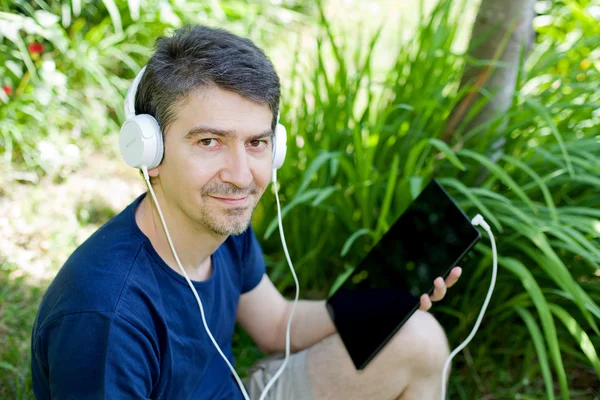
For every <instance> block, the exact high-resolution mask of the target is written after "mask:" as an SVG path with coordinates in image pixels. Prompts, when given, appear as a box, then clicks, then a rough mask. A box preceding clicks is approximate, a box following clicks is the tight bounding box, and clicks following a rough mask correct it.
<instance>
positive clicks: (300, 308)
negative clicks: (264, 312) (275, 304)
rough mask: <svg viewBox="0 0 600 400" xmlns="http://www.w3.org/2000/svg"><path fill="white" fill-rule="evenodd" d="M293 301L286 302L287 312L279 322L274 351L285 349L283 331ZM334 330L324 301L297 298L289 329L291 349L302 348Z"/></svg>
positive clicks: (294, 350)
mask: <svg viewBox="0 0 600 400" xmlns="http://www.w3.org/2000/svg"><path fill="white" fill-rule="evenodd" d="M292 304H293V302H291V301H289V302H288V307H287V312H286V313H285V316H284V318H283V319H282V321H281V323H280V329H279V330H278V331H279V332H278V335H277V338H278V339H277V344H276V345H275V346H274V348H275V351H285V331H286V328H287V322H288V318H289V316H290V312H291V310H292ZM335 332H336V329H335V325H333V322H332V321H331V318H330V317H329V313H328V312H327V309H326V308H325V301H324V300H321V301H310V300H299V301H298V305H297V306H296V310H295V311H294V317H293V320H292V330H291V345H290V347H291V351H292V352H296V351H300V350H303V349H305V348H307V347H310V346H312V345H313V344H315V343H317V342H320V341H321V340H323V339H324V338H326V337H327V336H329V335H332V334H333V333H335Z"/></svg>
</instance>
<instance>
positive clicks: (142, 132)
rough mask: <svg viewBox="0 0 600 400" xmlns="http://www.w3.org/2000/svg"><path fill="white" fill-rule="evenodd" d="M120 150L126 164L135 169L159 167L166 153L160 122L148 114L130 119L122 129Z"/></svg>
mask: <svg viewBox="0 0 600 400" xmlns="http://www.w3.org/2000/svg"><path fill="white" fill-rule="evenodd" d="M119 148H120V149H121V155H122V156H123V159H124V160H125V162H126V163H127V164H128V165H130V166H132V167H134V168H141V167H142V166H146V167H147V168H148V169H152V168H155V167H158V165H159V164H160V162H161V161H162V157H163V153H164V148H163V137H162V132H161V130H160V126H159V125H158V122H157V121H156V120H155V119H154V117H152V116H151V115H148V114H140V115H136V116H134V117H133V118H130V119H128V120H127V121H125V123H124V124H123V126H122V127H121V132H120V134H119Z"/></svg>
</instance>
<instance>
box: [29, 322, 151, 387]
mask: <svg viewBox="0 0 600 400" xmlns="http://www.w3.org/2000/svg"><path fill="white" fill-rule="evenodd" d="M35 342H36V343H35V347H34V349H33V351H34V362H36V363H37V364H38V366H37V367H38V369H42V368H43V370H46V369H47V377H48V382H47V384H48V389H49V391H50V396H51V398H53V399H134V398H135V399H148V398H150V395H151V392H152V388H153V382H156V379H157V378H158V372H159V367H158V357H157V354H156V352H155V351H154V348H155V346H153V345H152V340H151V339H150V338H149V337H148V336H147V335H145V334H143V333H142V332H141V331H140V330H139V329H137V328H136V327H134V326H133V325H132V324H130V323H129V322H128V321H126V320H125V319H123V318H122V317H120V316H119V315H117V314H115V313H100V312H85V313H74V314H68V315H65V316H62V317H60V318H58V319H56V320H54V321H52V322H50V323H48V324H47V325H46V326H45V327H42V329H41V331H40V333H39V335H38V337H37V340H36V341H35Z"/></svg>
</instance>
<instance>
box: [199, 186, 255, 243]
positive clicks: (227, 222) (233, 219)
mask: <svg viewBox="0 0 600 400" xmlns="http://www.w3.org/2000/svg"><path fill="white" fill-rule="evenodd" d="M259 191H260V190H259V188H258V187H257V186H256V184H254V183H253V184H252V185H251V186H250V187H249V188H248V189H240V188H238V187H237V186H235V185H232V184H229V183H222V182H221V183H219V182H215V183H213V184H208V185H206V186H205V187H204V188H203V190H202V198H203V200H204V201H203V203H204V207H202V209H201V211H200V215H199V221H198V222H200V223H201V224H202V225H203V226H205V227H206V228H207V229H208V230H210V231H211V232H213V233H216V234H217V235H222V236H236V235H241V234H242V233H244V232H245V231H246V230H247V229H248V226H250V222H251V221H252V214H253V213H254V209H255V208H256V203H255V204H252V205H248V206H247V207H235V208H228V207H211V206H210V205H209V204H207V202H210V201H211V200H209V198H210V196H215V197H228V196H232V195H233V196H240V195H244V196H247V197H249V199H252V198H253V197H254V195H256V194H258V193H259Z"/></svg>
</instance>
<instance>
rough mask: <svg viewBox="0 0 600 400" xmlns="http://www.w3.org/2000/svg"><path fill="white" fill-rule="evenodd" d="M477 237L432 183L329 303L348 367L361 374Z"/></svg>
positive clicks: (465, 220) (438, 188)
mask: <svg viewBox="0 0 600 400" xmlns="http://www.w3.org/2000/svg"><path fill="white" fill-rule="evenodd" d="M479 237H480V234H479V231H478V230H477V229H475V228H474V227H473V226H472V225H471V222H470V221H469V219H467V217H466V216H465V215H464V214H463V212H462V211H461V210H460V209H459V208H458V207H457V206H456V204H455V203H454V202H453V200H452V199H451V198H450V196H448V194H447V193H446V192H445V191H444V189H443V188H442V187H441V186H440V185H439V183H438V182H437V181H435V180H432V181H431V183H429V184H428V185H427V187H426V188H425V189H424V190H423V191H422V192H421V194H420V195H419V196H418V197H417V198H416V199H415V200H414V201H413V203H412V204H411V205H410V206H409V207H408V208H407V209H406V211H405V212H404V213H402V215H401V216H400V218H398V220H397V221H396V222H395V223H394V225H393V226H392V227H391V229H390V230H389V231H388V232H387V233H386V234H385V235H384V236H383V237H382V238H381V240H380V241H379V242H378V243H377V244H376V245H375V246H374V247H373V248H372V249H371V250H370V252H369V253H368V255H367V256H366V257H365V258H364V259H363V260H362V261H361V262H360V264H359V265H358V266H357V267H356V268H355V270H354V271H353V272H352V274H351V275H350V276H349V277H348V278H347V279H346V280H345V281H344V283H342V285H341V286H340V287H339V289H338V290H337V291H336V292H335V293H334V294H333V295H332V296H331V297H330V298H329V300H328V301H327V308H328V310H329V313H330V315H331V317H332V319H333V321H334V323H335V325H336V328H337V330H338V333H339V334H340V336H341V338H342V341H343V342H344V345H345V346H346V349H347V350H348V353H349V354H350V357H351V358H352V361H353V362H354V364H355V366H356V368H357V369H363V368H364V367H365V366H366V365H367V363H368V362H369V361H370V360H371V359H372V358H373V357H374V356H375V355H376V354H377V353H378V352H379V350H380V349H381V348H382V347H383V345H384V344H385V343H387V341H388V340H389V339H391V337H392V336H393V335H394V333H396V332H397V331H398V329H400V327H401V326H402V325H403V324H404V323H405V322H406V321H407V320H408V318H409V317H410V316H411V315H412V314H413V313H414V312H415V311H416V310H417V309H418V307H419V298H420V296H421V295H422V294H423V293H432V290H433V281H434V280H435V278H437V277H438V276H442V277H444V278H445V277H446V276H447V274H448V273H449V272H450V270H451V269H452V267H454V266H456V265H457V263H458V262H460V261H461V259H462V258H463V257H464V256H465V255H466V254H467V252H468V251H469V250H470V249H471V248H472V247H473V246H474V245H475V243H476V242H477V240H478V239H479Z"/></svg>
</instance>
